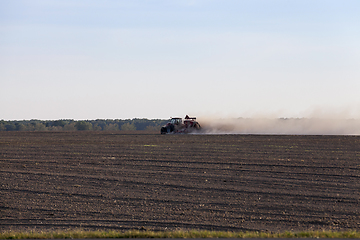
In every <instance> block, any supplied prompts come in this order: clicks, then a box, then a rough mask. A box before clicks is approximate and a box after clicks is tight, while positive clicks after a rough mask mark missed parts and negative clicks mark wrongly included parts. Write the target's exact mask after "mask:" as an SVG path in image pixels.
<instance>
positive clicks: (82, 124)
mask: <svg viewBox="0 0 360 240" xmlns="http://www.w3.org/2000/svg"><path fill="white" fill-rule="evenodd" d="M75 128H76V129H77V130H79V131H86V130H91V129H92V124H91V123H89V122H86V121H78V122H76V123H75Z"/></svg>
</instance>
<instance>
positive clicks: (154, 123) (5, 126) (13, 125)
mask: <svg viewBox="0 0 360 240" xmlns="http://www.w3.org/2000/svg"><path fill="white" fill-rule="evenodd" d="M167 122H168V120H164V119H145V118H143V119H139V118H134V119H126V120H121V119H97V120H79V121H78V120H72V119H60V120H36V119H34V120H19V121H18V120H16V121H5V120H0V131H91V130H92V131H135V130H147V131H160V128H161V126H163V125H164V124H166V123H167Z"/></svg>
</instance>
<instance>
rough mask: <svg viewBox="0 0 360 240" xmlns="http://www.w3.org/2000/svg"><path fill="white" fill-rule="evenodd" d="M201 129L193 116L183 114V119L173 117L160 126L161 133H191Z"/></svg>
mask: <svg viewBox="0 0 360 240" xmlns="http://www.w3.org/2000/svg"><path fill="white" fill-rule="evenodd" d="M200 129H201V127H200V124H199V123H198V122H197V121H196V118H195V117H189V116H188V115H186V116H185V119H184V121H183V120H182V118H178V117H174V118H171V119H170V121H169V122H168V123H167V124H166V125H165V126H163V127H162V128H161V131H160V132H161V134H168V133H191V132H194V131H199V130H200Z"/></svg>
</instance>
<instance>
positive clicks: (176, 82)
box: [0, 0, 360, 120]
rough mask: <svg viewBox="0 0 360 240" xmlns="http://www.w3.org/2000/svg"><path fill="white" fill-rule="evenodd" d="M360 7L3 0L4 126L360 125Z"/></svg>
mask: <svg viewBox="0 0 360 240" xmlns="http://www.w3.org/2000/svg"><path fill="white" fill-rule="evenodd" d="M359 12H360V1H358V0H345V1H344V0H336V1H335V0H225V1H224V0H173V1H172V0H142V1H139V0H131V1H128V0H116V1H115V0H104V1H92V0H52V1H48V0H32V1H27V0H1V1H0V119H4V120H23V119H25V120H27V119H41V120H52V119H77V120H80V119H132V118H149V119H159V118H160V119H167V118H169V117H171V116H180V117H183V116H185V114H189V115H192V116H220V117H224V118H225V117H236V118H237V117H256V116H272V117H276V118H278V117H285V118H298V117H311V116H321V115H324V116H332V115H336V116H341V117H344V118H360V94H359V92H360V44H359V43H360V14H359Z"/></svg>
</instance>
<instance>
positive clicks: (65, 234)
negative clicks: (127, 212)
mask: <svg viewBox="0 0 360 240" xmlns="http://www.w3.org/2000/svg"><path fill="white" fill-rule="evenodd" d="M85 238H360V232H359V231H357V230H352V231H337V232H333V231H301V232H290V231H289V232H288V231H285V232H257V231H256V232H231V231H206V230H190V231H181V230H179V231H146V230H145V231H140V230H129V231H85V230H70V231H51V232H46V231H35V230H34V231H28V232H15V231H6V232H2V233H0V239H85Z"/></svg>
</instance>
